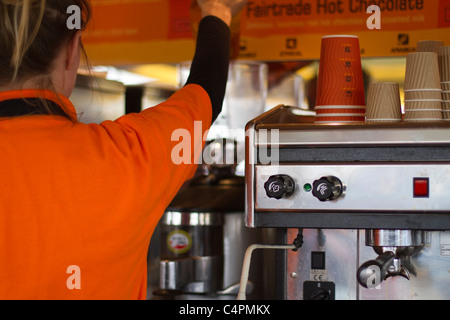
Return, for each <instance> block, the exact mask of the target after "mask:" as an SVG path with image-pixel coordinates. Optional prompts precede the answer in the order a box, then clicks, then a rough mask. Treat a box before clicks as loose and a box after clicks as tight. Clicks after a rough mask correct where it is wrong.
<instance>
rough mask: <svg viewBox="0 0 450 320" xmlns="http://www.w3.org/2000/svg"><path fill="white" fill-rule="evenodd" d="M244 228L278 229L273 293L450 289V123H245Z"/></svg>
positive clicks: (301, 119)
mask: <svg viewBox="0 0 450 320" xmlns="http://www.w3.org/2000/svg"><path fill="white" fill-rule="evenodd" d="M246 152H247V154H246V156H247V163H246V225H247V227H249V228H276V230H277V237H278V242H282V243H286V244H291V243H293V241H294V240H295V239H297V238H298V235H299V234H300V233H301V235H302V238H303V244H302V246H301V247H300V248H298V250H295V251H294V250H280V251H278V253H277V254H278V260H279V261H281V262H280V263H279V265H278V267H277V270H276V273H275V274H276V277H277V281H276V283H277V284H279V285H278V286H277V288H276V295H277V299H288V300H301V299H304V300H334V299H336V300H374V299H381V300H385V299H389V300H395V299H399V300H409V299H419V300H424V299H449V298H450V232H449V230H450V196H449V194H448V190H449V188H450V123H449V122H444V121H441V122H429V123H427V122H417V123H404V122H399V123H354V124H339V125H336V124H316V123H314V118H313V117H305V116H302V115H300V112H299V110H298V109H297V108H296V107H289V106H284V105H280V106H278V107H276V108H274V109H272V110H270V111H268V112H266V113H264V114H262V115H261V116H259V117H258V118H256V119H254V120H253V121H251V122H249V124H248V125H247V141H246Z"/></svg>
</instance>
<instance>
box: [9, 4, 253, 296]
mask: <svg viewBox="0 0 450 320" xmlns="http://www.w3.org/2000/svg"><path fill="white" fill-rule="evenodd" d="M198 3H199V5H200V8H201V9H202V13H203V17H204V18H203V20H202V21H201V23H200V27H199V30H198V40H197V49H196V54H195V57H194V60H193V63H192V70H191V76H190V77H189V79H188V82H187V84H186V86H185V87H183V88H182V89H181V90H179V91H178V92H177V93H175V94H174V95H173V96H172V97H171V98H169V99H168V100H167V101H166V102H164V103H162V104H161V105H159V106H156V107H154V108H149V109H146V110H144V111H142V112H141V113H139V114H129V115H126V116H123V117H121V118H120V119H118V120H116V121H106V122H104V123H102V124H100V125H97V124H90V125H87V124H82V123H79V122H77V117H76V113H75V108H74V107H73V105H72V104H71V103H70V101H69V100H68V97H69V96H70V94H71V92H72V90H73V87H74V84H75V80H76V74H77V69H78V66H79V63H80V56H81V53H82V46H81V33H82V31H81V30H69V29H68V28H67V27H66V20H67V18H68V14H66V10H67V8H68V7H69V6H70V5H77V6H78V7H79V8H81V10H82V18H83V19H82V20H83V21H82V22H83V28H84V27H85V26H86V24H87V23H88V20H89V17H90V6H89V1H88V0H14V1H13V0H0V16H1V17H2V18H1V19H0V150H2V151H1V152H2V153H1V154H2V156H1V158H0V164H1V165H0V186H1V189H0V190H1V191H0V228H1V230H0V234H1V236H0V299H144V298H145V297H146V287H147V281H146V274H147V268H146V256H147V250H148V245H149V242H150V239H151V235H152V232H153V230H154V228H155V227H156V225H157V223H158V221H159V219H160V218H161V216H162V214H163V213H164V210H165V208H166V207H167V205H168V204H169V203H170V201H171V199H172V198H173V197H174V196H175V194H176V193H177V191H178V189H179V188H180V186H181V185H182V184H183V182H185V181H186V180H187V179H189V178H191V177H192V176H193V174H194V172H195V169H196V167H195V165H194V163H195V161H194V156H195V154H194V152H193V153H192V156H191V159H192V161H190V163H189V161H187V162H188V163H183V164H181V165H177V164H175V163H174V161H172V159H171V154H172V148H173V147H174V144H175V143H177V142H173V141H171V140H172V139H171V135H172V133H173V132H174V131H175V130H177V129H184V130H188V131H189V132H190V133H191V137H193V138H195V136H194V127H195V122H197V123H198V121H199V122H201V124H202V129H203V132H204V131H205V130H207V129H208V128H209V126H210V124H211V122H212V121H213V120H214V119H215V118H216V117H217V115H218V114H219V113H220V110H221V104H222V100H223V96H224V92H225V84H226V77H227V68H228V63H229V61H228V56H229V41H230V34H229V28H228V27H229V25H230V21H231V17H232V14H233V12H235V11H236V12H237V11H238V10H240V9H241V8H242V6H243V5H244V3H245V1H244V0H198ZM201 136H202V135H198V137H199V138H200V139H201ZM197 140H198V139H197ZM201 147H202V141H194V139H193V141H192V149H193V150H194V149H197V150H200V149H201Z"/></svg>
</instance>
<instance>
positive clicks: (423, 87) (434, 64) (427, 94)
mask: <svg viewBox="0 0 450 320" xmlns="http://www.w3.org/2000/svg"><path fill="white" fill-rule="evenodd" d="M404 91H405V121H441V120H442V88H441V78H440V71H439V63H438V55H437V54H436V53H433V52H415V53H410V54H408V56H407V58H406V75H405V90H404Z"/></svg>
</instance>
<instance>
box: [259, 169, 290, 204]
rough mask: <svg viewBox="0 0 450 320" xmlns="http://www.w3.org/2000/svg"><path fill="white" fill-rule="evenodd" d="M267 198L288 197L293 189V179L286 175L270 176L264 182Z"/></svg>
mask: <svg viewBox="0 0 450 320" xmlns="http://www.w3.org/2000/svg"><path fill="white" fill-rule="evenodd" d="M264 189H266V194H267V196H268V197H269V198H275V199H278V200H279V199H281V198H288V197H290V196H291V195H292V194H293V193H294V190H295V182H294V180H293V179H292V178H291V177H289V176H287V175H276V176H271V177H270V178H269V180H267V182H266V183H265V184H264Z"/></svg>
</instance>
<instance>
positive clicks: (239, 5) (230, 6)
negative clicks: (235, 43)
mask: <svg viewBox="0 0 450 320" xmlns="http://www.w3.org/2000/svg"><path fill="white" fill-rule="evenodd" d="M197 3H198V5H199V7H200V9H201V10H202V15H203V17H205V16H209V15H212V16H216V17H218V18H219V19H222V20H223V21H224V22H225V23H226V24H228V25H230V23H231V19H232V17H233V16H234V15H236V14H237V13H238V12H239V11H241V10H242V9H243V8H244V7H245V5H246V4H247V0H197Z"/></svg>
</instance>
